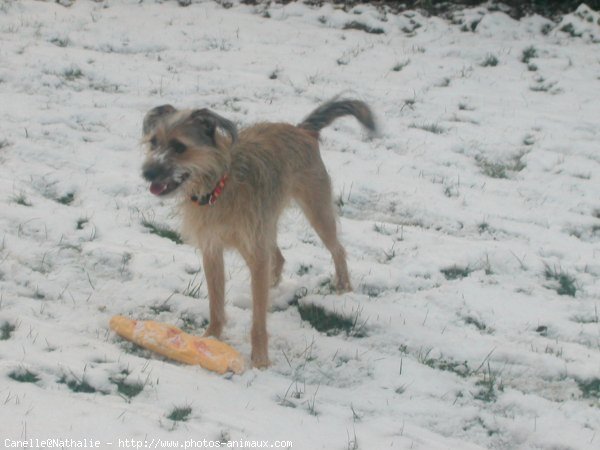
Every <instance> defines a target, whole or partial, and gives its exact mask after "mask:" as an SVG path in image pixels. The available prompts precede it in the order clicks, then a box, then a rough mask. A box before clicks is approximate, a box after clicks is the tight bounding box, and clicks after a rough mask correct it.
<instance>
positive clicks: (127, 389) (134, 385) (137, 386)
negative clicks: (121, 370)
mask: <svg viewBox="0 0 600 450" xmlns="http://www.w3.org/2000/svg"><path fill="white" fill-rule="evenodd" d="M110 382H111V383H113V384H114V385H116V386H117V392H118V393H119V394H120V395H121V396H122V397H124V398H125V399H126V400H131V399H132V398H133V397H135V396H137V395H139V394H140V392H142V391H143V390H144V384H143V383H140V382H139V381H134V382H129V381H125V378H122V377H119V378H111V379H110Z"/></svg>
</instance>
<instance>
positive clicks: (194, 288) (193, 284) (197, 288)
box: [181, 276, 204, 298]
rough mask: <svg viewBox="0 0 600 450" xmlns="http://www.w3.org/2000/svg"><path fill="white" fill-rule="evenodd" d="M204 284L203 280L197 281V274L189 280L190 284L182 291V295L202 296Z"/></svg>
mask: <svg viewBox="0 0 600 450" xmlns="http://www.w3.org/2000/svg"><path fill="white" fill-rule="evenodd" d="M203 284H204V281H203V280H200V281H196V276H194V277H193V278H192V279H191V280H190V281H188V284H187V286H186V287H185V289H184V290H183V292H181V295H185V296H186V297H192V298H200V297H201V294H202V286H203Z"/></svg>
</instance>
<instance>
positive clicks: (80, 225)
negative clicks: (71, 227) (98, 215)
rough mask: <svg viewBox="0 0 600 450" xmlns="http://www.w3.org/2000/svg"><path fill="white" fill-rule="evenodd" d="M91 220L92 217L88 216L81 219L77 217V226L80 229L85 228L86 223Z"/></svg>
mask: <svg viewBox="0 0 600 450" xmlns="http://www.w3.org/2000/svg"><path fill="white" fill-rule="evenodd" d="M89 221H90V219H88V218H87V217H80V218H79V219H77V224H76V228H77V229H78V230H83V229H84V228H85V225H86V224H87V223H88V222H89Z"/></svg>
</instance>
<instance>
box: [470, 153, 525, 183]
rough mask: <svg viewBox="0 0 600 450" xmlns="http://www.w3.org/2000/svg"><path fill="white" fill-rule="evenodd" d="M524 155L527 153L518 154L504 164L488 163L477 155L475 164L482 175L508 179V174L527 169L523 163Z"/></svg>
mask: <svg viewBox="0 0 600 450" xmlns="http://www.w3.org/2000/svg"><path fill="white" fill-rule="evenodd" d="M526 154H527V152H521V153H518V154H516V155H514V156H513V157H511V158H510V159H509V160H508V161H505V162H495V161H490V160H488V159H486V158H484V157H483V156H481V155H477V156H476V157H475V162H476V163H477V165H478V166H479V168H480V169H481V171H482V172H483V174H484V175H487V176H488V177H490V178H500V179H502V178H509V173H510V172H520V171H522V170H523V169H524V168H525V167H527V165H526V164H525V162H524V161H523V157H524V156H525V155H526Z"/></svg>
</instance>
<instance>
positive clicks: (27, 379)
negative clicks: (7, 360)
mask: <svg viewBox="0 0 600 450" xmlns="http://www.w3.org/2000/svg"><path fill="white" fill-rule="evenodd" d="M8 377H9V378H12V379H13V380H15V381H18V382H20V383H37V382H38V381H40V377H38V376H37V374H36V373H34V372H31V371H30V370H29V369H26V370H13V371H12V372H10V373H9V374H8Z"/></svg>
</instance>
